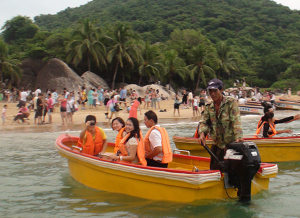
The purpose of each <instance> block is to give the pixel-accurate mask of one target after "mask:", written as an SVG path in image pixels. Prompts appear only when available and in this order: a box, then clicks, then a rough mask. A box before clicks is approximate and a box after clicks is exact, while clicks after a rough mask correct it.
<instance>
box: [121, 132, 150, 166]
mask: <svg viewBox="0 0 300 218" xmlns="http://www.w3.org/2000/svg"><path fill="white" fill-rule="evenodd" d="M129 136H130V134H127V135H126V136H125V137H124V138H123V139H122V140H121V141H120V143H119V149H118V150H119V151H120V152H121V155H122V156H128V152H127V149H126V147H127V146H126V145H125V142H126V140H127V139H128V137H129ZM135 139H136V141H137V143H138V145H137V149H136V152H137V156H138V158H139V161H140V163H141V164H142V165H143V166H147V161H146V159H145V147H144V140H143V135H142V132H141V131H140V139H138V138H137V137H135Z"/></svg>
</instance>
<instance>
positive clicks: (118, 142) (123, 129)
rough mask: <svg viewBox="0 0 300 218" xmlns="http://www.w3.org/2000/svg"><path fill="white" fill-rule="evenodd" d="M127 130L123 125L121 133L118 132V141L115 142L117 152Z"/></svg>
mask: <svg viewBox="0 0 300 218" xmlns="http://www.w3.org/2000/svg"><path fill="white" fill-rule="evenodd" d="M124 131H125V127H123V128H122V129H121V130H120V131H119V133H118V135H117V137H116V143H115V148H114V153H115V154H116V153H117V152H118V150H119V144H120V142H121V140H122V139H123V132H124Z"/></svg>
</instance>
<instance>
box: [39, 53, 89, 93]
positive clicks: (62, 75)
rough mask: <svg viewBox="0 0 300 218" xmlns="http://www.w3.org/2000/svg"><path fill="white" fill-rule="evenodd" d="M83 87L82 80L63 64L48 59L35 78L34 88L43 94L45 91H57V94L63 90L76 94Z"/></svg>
mask: <svg viewBox="0 0 300 218" xmlns="http://www.w3.org/2000/svg"><path fill="white" fill-rule="evenodd" d="M83 85H84V82H83V79H82V78H81V77H80V76H78V75H77V74H76V73H75V72H74V71H73V70H72V69H71V68H70V67H69V66H68V65H67V64H66V63H65V62H63V61H62V60H60V59H57V58H52V59H50V60H49V61H48V63H47V64H46V65H45V66H44V67H43V69H42V70H41V71H40V72H39V73H38V76H37V78H36V86H37V87H40V88H41V89H42V91H43V92H45V91H46V89H50V90H54V89H57V91H58V93H62V91H63V89H64V88H67V90H68V91H75V93H77V92H79V91H80V90H81V87H82V86H83Z"/></svg>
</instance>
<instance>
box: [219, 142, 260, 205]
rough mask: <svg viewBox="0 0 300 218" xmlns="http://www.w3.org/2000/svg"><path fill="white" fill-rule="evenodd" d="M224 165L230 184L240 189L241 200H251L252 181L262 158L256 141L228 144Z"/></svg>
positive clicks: (244, 201)
mask: <svg viewBox="0 0 300 218" xmlns="http://www.w3.org/2000/svg"><path fill="white" fill-rule="evenodd" d="M226 148H227V150H226V154H225V156H224V162H223V165H224V166H225V169H226V171H227V173H228V175H229V181H228V182H229V184H230V185H232V186H234V187H236V188H237V189H238V197H239V201H240V202H243V203H247V202H249V201H250V200H251V181H252V179H253V177H254V176H255V174H256V173H257V171H258V170H259V168H260V164H261V159H260V155H259V152H258V149H257V146H256V144H255V143H254V142H232V143H229V144H227V145H226Z"/></svg>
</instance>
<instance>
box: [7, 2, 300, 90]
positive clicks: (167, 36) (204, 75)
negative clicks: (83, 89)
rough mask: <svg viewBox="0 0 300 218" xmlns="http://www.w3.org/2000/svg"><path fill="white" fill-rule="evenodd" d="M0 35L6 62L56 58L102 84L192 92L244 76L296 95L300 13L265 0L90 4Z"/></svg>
mask: <svg viewBox="0 0 300 218" xmlns="http://www.w3.org/2000/svg"><path fill="white" fill-rule="evenodd" d="M87 19H90V21H89V20H87ZM92 21H93V22H92ZM20 25H21V27H22V28H21V30H22V31H21V30H20ZM89 25H92V26H89ZM84 26H85V27H86V28H88V29H84V28H85V27H84ZM16 27H18V28H16ZM98 27H99V28H98ZM82 28H83V30H84V31H87V32H88V31H92V32H90V33H88V34H87V35H85V36H84V33H82V35H80V34H78V33H79V32H80V31H82ZM3 29H4V31H3V34H2V38H3V39H4V41H5V42H6V43H8V47H9V51H10V55H11V56H10V57H11V58H16V59H19V60H23V59H25V58H28V57H34V58H43V59H44V60H47V59H49V58H52V57H57V58H60V59H62V60H64V61H68V63H70V66H71V67H72V68H73V69H74V70H75V71H76V72H77V73H78V74H81V73H83V72H84V71H86V70H88V69H91V71H93V72H95V73H97V74H99V75H100V76H102V77H104V78H105V79H107V80H108V81H109V82H114V80H115V79H116V82H121V81H125V82H134V83H139V82H141V83H142V84H146V83H148V82H149V78H151V76H154V77H155V78H156V79H158V80H161V81H162V82H164V83H169V82H170V81H171V82H172V81H173V82H172V85H173V86H186V87H188V88H193V89H194V88H196V87H197V86H198V85H199V86H202V87H204V86H205V82H206V80H207V79H210V78H212V77H214V76H217V77H219V78H221V79H223V80H226V81H230V82H228V84H229V85H232V83H233V81H234V80H235V79H241V78H244V77H245V78H246V81H247V83H248V84H249V85H252V86H255V85H256V86H260V87H269V86H271V85H272V87H273V88H283V87H292V88H293V90H296V89H300V85H299V81H300V43H299V40H300V12H299V11H292V10H290V9H289V8H288V7H284V6H281V5H277V4H276V3H275V2H273V1H270V0H252V1H249V0H211V1H207V0H173V1H170V0H151V1H150V0H94V1H92V2H89V3H88V4H86V5H83V6H81V7H78V8H74V9H71V8H67V9H66V10H64V11H61V12H59V13H58V14H57V15H41V16H38V17H35V22H34V23H33V22H32V21H30V19H28V18H26V17H16V18H13V19H12V20H10V21H8V22H7V23H6V25H5V26H4V27H3ZM17 30H18V31H19V32H17ZM26 31H27V32H26ZM76 32H77V34H76ZM19 33H21V34H19ZM33 33H34V34H33ZM89 34H90V35H89ZM118 34H121V35H122V37H121V38H120V37H118ZM76 43H77V44H76ZM76 46H77V47H76ZM78 46H79V47H78ZM90 48H92V51H94V52H90Z"/></svg>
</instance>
